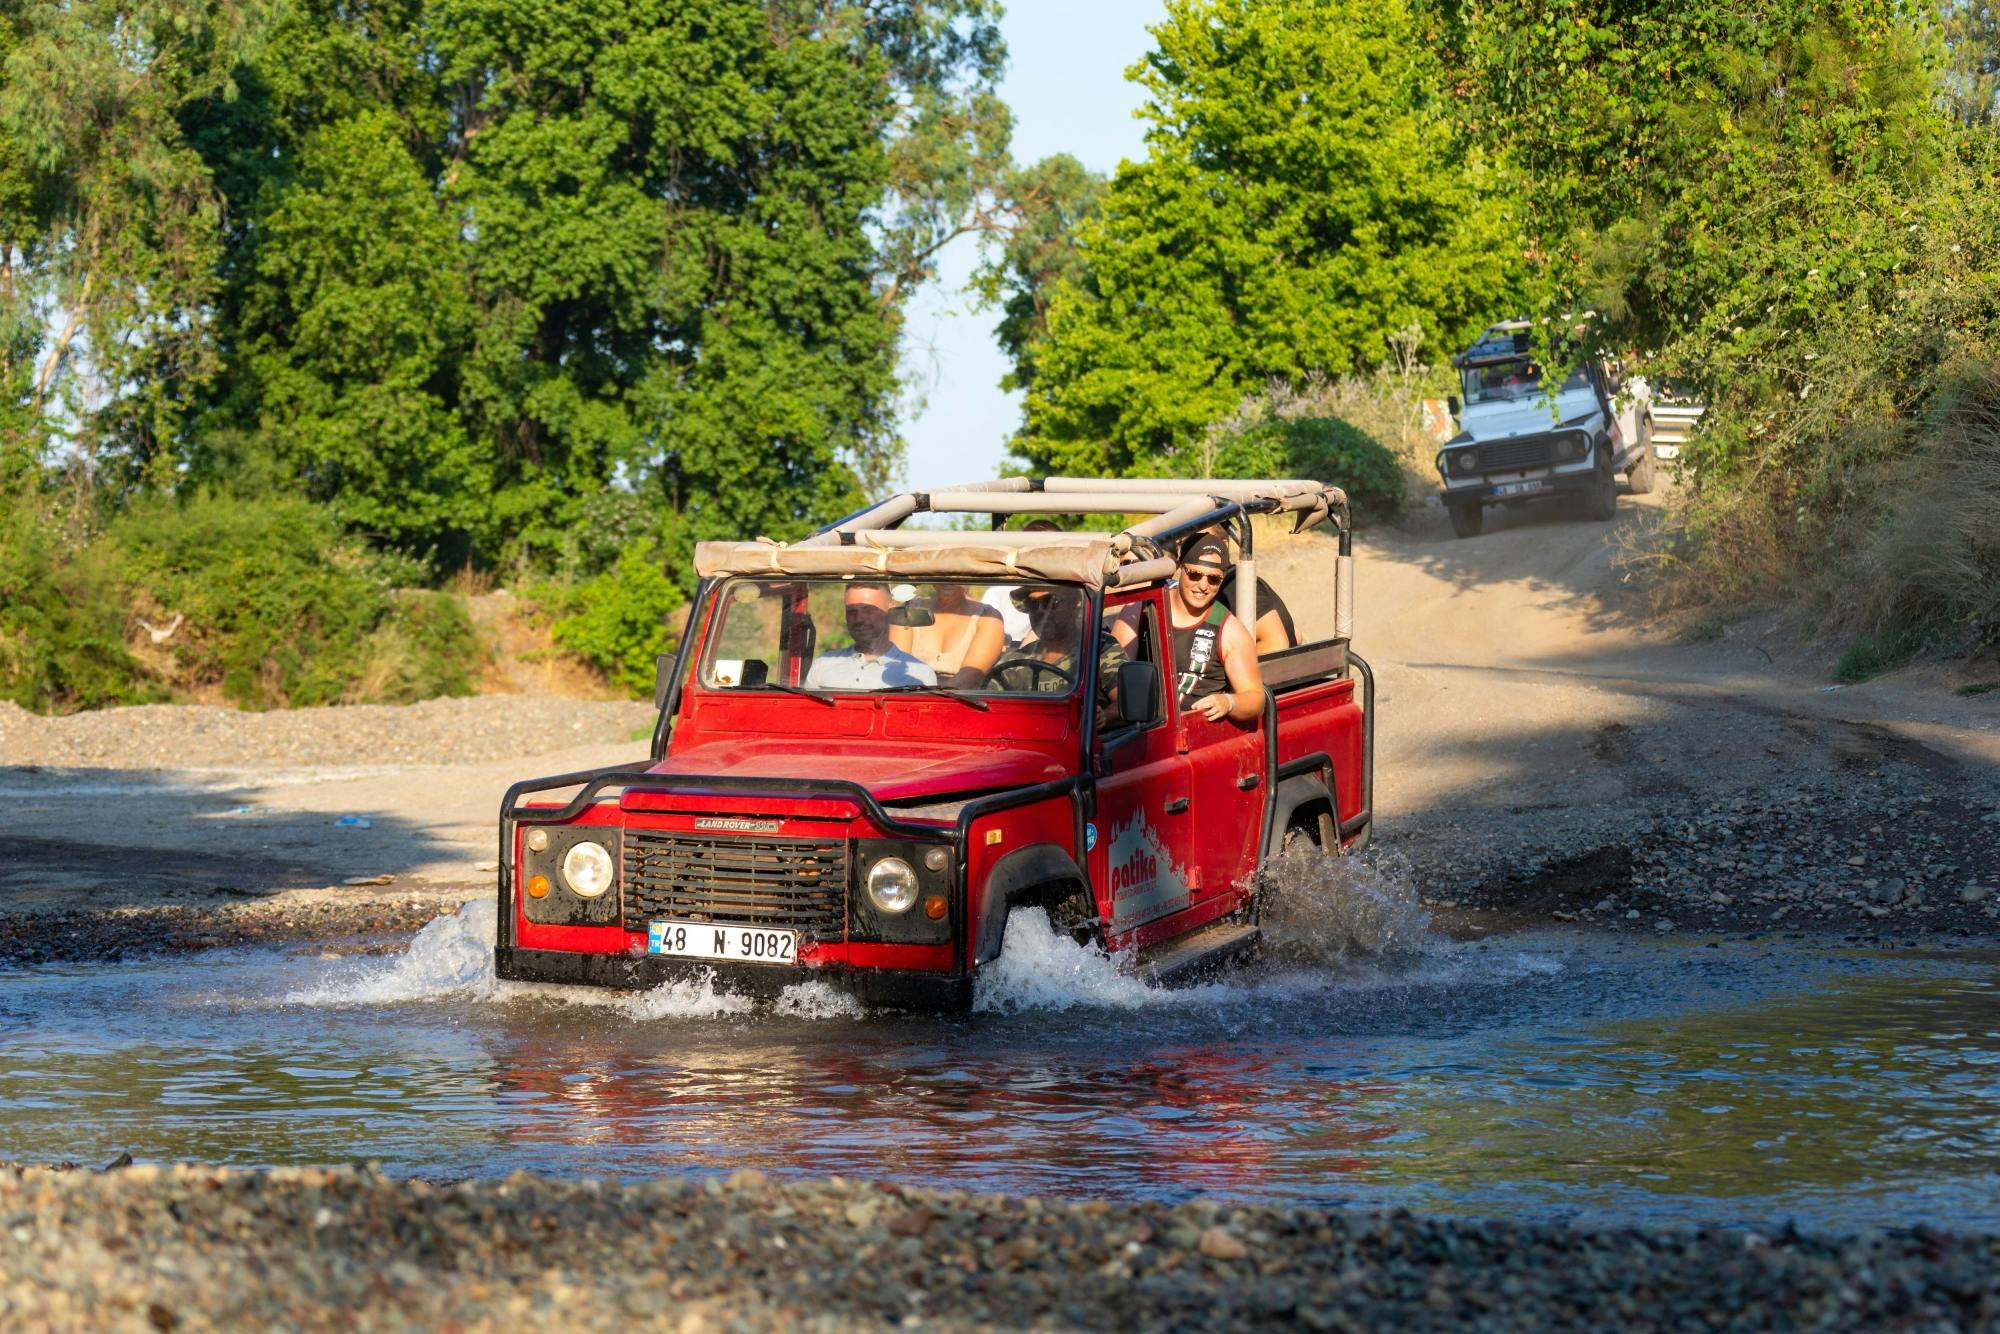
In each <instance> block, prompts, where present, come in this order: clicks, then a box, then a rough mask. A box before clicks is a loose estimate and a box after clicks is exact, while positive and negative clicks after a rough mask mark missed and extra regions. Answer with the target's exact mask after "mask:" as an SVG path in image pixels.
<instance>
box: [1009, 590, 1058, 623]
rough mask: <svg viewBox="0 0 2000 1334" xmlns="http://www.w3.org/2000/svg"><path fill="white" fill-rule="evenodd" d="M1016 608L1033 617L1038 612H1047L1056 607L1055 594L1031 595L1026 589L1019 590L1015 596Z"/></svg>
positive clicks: (1015, 592) (1015, 591) (1014, 593)
mask: <svg viewBox="0 0 2000 1334" xmlns="http://www.w3.org/2000/svg"><path fill="white" fill-rule="evenodd" d="M1012 596H1013V599H1014V606H1015V607H1016V608H1018V609H1019V610H1021V611H1025V612H1027V613H1028V614H1029V615H1030V616H1033V615H1034V614H1035V613H1036V612H1043V611H1047V610H1048V609H1049V608H1050V607H1053V606H1054V605H1055V601H1056V598H1055V594H1053V593H1031V592H1029V591H1028V590H1027V589H1025V588H1017V589H1015V590H1014V592H1013V594H1012Z"/></svg>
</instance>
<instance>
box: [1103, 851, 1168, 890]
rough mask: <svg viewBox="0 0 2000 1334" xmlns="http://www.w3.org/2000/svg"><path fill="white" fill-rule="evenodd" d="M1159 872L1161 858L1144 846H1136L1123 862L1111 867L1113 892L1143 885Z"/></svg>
mask: <svg viewBox="0 0 2000 1334" xmlns="http://www.w3.org/2000/svg"><path fill="white" fill-rule="evenodd" d="M1159 873H1160V859H1159V858H1158V857H1155V856H1153V854H1152V853H1150V852H1148V851H1146V850H1145V849H1144V848H1134V849H1133V850H1132V855H1131V856H1130V857H1127V858H1126V859H1125V860H1124V862H1123V863H1122V864H1120V865H1117V866H1114V867H1112V868H1111V892H1112V893H1113V894H1116V893H1117V892H1118V891H1119V890H1121V889H1130V888H1132V887H1133V886H1134V885H1143V884H1145V883H1146V882H1147V881H1149V880H1151V879H1153V878H1154V877H1155V876H1157V875H1159Z"/></svg>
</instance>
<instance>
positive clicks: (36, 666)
mask: <svg viewBox="0 0 2000 1334" xmlns="http://www.w3.org/2000/svg"><path fill="white" fill-rule="evenodd" d="M59 517H60V516H58V515H56V514H55V513H54V512H53V510H52V507H51V506H50V505H49V504H48V502H47V501H46V500H45V499H43V498H42V497H40V496H36V495H34V494H32V493H25V494H17V495H15V496H14V497H13V498H12V499H11V500H9V501H8V502H7V504H6V506H5V508H4V509H0V699H11V700H13V701H14V702H15V703H17V704H20V705H22V706H24V707H26V708H30V709H36V710H40V711H45V712H69V711H72V710H75V709H91V708H101V707H103V706H106V705H111V704H138V703H145V702H147V701H150V700H153V699H157V698H159V697H160V693H161V692H160V690H159V688H158V686H157V685H155V684H153V683H152V682H149V681H147V680H145V679H144V678H143V673H142V671H141V669H140V666H139V664H138V662H137V661H136V660H134V659H133V657H132V655H131V654H130V653H129V652H127V651H126V648H125V622H126V610H125V600H124V597H123V596H122V594H121V592H120V590H119V587H118V580H117V575H116V570H115V568H114V562H113V561H112V560H111V559H110V558H109V557H110V553H109V551H107V550H106V549H105V548H104V547H102V546H101V545H92V544H88V543H85V542H80V541H77V540H74V539H68V538H66V537H65V536H64V535H63V533H62V530H61V527H60V526H59V523H58V520H59Z"/></svg>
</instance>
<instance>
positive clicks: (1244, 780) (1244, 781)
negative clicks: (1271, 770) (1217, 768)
mask: <svg viewBox="0 0 2000 1334" xmlns="http://www.w3.org/2000/svg"><path fill="white" fill-rule="evenodd" d="M1263 781H1264V775H1262V774H1244V775H1243V776H1242V777H1241V778H1239V779H1237V780H1236V787H1237V790H1238V791H1241V792H1248V791H1249V790H1250V789H1251V788H1253V787H1255V786H1257V784H1259V783H1261V782H1263Z"/></svg>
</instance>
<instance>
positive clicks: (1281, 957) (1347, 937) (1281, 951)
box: [1258, 842, 1432, 964]
mask: <svg viewBox="0 0 2000 1334" xmlns="http://www.w3.org/2000/svg"><path fill="white" fill-rule="evenodd" d="M1262 892H1263V899H1264V901H1263V904H1262V906H1261V909H1260V911H1259V919H1258V920H1259V924H1260V925H1261V926H1262V928H1263V934H1264V952H1265V954H1266V955H1267V956H1268V957H1270V958H1272V959H1274V960H1277V961H1279V962H1282V963H1288V964H1340V963H1346V962H1350V961H1353V960H1356V959H1378V958H1407V957H1409V956H1412V955H1416V954H1421V953H1423V952H1425V951H1426V950H1428V949H1429V948H1430V947H1431V944H1432V941H1431V936H1430V926H1431V920H1430V914H1428V913H1426V912H1425V911H1424V910H1423V909H1422V908H1421V907H1420V906H1418V898H1417V890H1416V881H1415V877H1414V876H1412V875H1411V873H1410V870H1409V867H1408V865H1407V863H1406V862H1404V860H1403V859H1402V858H1401V857H1398V856H1396V855H1394V854H1390V853H1374V852H1371V853H1363V854H1361V855H1359V856H1340V855H1333V854H1329V853H1326V852H1323V851H1321V850H1320V849H1319V848H1318V847H1316V846H1314V845H1313V844H1311V843H1308V842H1299V843H1295V844H1293V845H1292V846H1290V847H1287V848H1286V849H1285V850H1284V851H1283V852H1281V853H1279V854H1278V856H1277V857H1276V858H1274V859H1273V860H1272V862H1271V864H1270V866H1269V867H1268V868H1267V869H1266V870H1265V872H1264V887H1263V891H1262Z"/></svg>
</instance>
